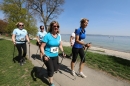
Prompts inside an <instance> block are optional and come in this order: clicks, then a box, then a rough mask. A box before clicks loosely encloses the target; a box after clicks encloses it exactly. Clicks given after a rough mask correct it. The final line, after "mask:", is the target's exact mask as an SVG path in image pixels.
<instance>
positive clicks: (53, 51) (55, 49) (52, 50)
mask: <svg viewBox="0 0 130 86" xmlns="http://www.w3.org/2000/svg"><path fill="white" fill-rule="evenodd" d="M58 49H59V48H58V47H51V52H52V53H57V52H58Z"/></svg>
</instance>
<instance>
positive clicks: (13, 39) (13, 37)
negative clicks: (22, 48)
mask: <svg viewBox="0 0 130 86" xmlns="http://www.w3.org/2000/svg"><path fill="white" fill-rule="evenodd" d="M12 41H13V44H14V45H15V44H16V41H15V34H12Z"/></svg>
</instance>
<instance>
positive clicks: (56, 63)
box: [52, 56, 59, 72]
mask: <svg viewBox="0 0 130 86" xmlns="http://www.w3.org/2000/svg"><path fill="white" fill-rule="evenodd" d="M52 62H53V67H54V72H55V71H58V69H59V58H58V56H57V57H55V58H54V59H52Z"/></svg>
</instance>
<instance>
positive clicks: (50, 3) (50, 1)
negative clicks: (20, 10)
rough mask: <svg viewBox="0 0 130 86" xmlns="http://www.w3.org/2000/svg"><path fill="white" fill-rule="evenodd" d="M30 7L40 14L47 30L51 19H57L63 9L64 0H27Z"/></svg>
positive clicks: (36, 13)
mask: <svg viewBox="0 0 130 86" xmlns="http://www.w3.org/2000/svg"><path fill="white" fill-rule="evenodd" d="M27 3H28V7H29V9H30V11H32V12H33V13H34V14H35V15H38V17H39V18H40V21H41V22H43V24H44V26H45V29H46V31H47V26H48V24H49V23H50V21H51V20H53V19H55V18H57V17H58V15H60V13H61V12H62V11H63V9H62V8H61V6H62V5H63V4H64V0H27Z"/></svg>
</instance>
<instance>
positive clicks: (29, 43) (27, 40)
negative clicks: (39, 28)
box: [26, 35, 30, 44]
mask: <svg viewBox="0 0 130 86" xmlns="http://www.w3.org/2000/svg"><path fill="white" fill-rule="evenodd" d="M26 39H27V42H28V44H30V40H29V37H28V35H26Z"/></svg>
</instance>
